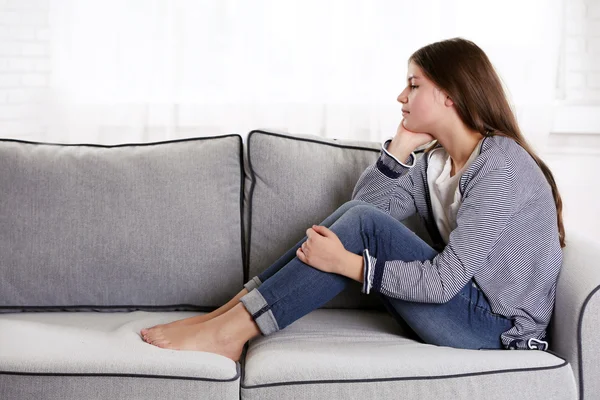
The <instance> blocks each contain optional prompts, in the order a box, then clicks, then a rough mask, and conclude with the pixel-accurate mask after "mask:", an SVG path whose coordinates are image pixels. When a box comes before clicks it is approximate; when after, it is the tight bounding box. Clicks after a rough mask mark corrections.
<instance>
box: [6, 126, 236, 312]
mask: <svg viewBox="0 0 600 400" xmlns="http://www.w3.org/2000/svg"><path fill="white" fill-rule="evenodd" d="M242 156H243V153H242V141H241V137H240V136H239V135H226V136H219V137H208V138H192V139H184V140H173V141H168V142H160V143H140V144H126V145H115V146H100V145H61V144H47V143H33V142H25V141H17V140H0V188H1V191H2V196H0V254H2V258H1V259H0V275H1V276H2V279H1V280H0V312H11V311H21V310H27V311H33V310H43V311H47V310H49V309H54V310H104V311H120V310H133V309H147V310H153V309H162V310H195V309H204V308H209V307H215V306H219V305H221V304H223V303H225V302H226V301H227V300H229V299H230V298H231V297H233V296H234V295H235V294H236V293H237V292H238V291H239V290H240V288H241V287H242V284H243V283H244V282H243V258H242V246H243V244H242V243H243V236H244V235H243V231H242V210H241V207H242V195H243V194H242V184H243V165H242V162H243V161H242Z"/></svg>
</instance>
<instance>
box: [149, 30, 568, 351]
mask: <svg viewBox="0 0 600 400" xmlns="http://www.w3.org/2000/svg"><path fill="white" fill-rule="evenodd" d="M406 82H407V84H406V87H405V88H404V90H402V92H401V93H400V95H399V96H398V99H397V100H398V102H399V103H400V104H401V105H402V114H403V117H404V118H403V120H402V122H401V123H400V125H399V127H398V129H397V132H396V135H395V136H394V137H393V138H392V139H390V140H387V141H386V142H385V143H384V144H383V145H382V149H381V154H380V156H379V159H378V160H377V161H376V162H375V163H374V164H373V165H371V166H369V167H368V168H367V169H366V170H365V171H364V172H363V174H362V175H361V177H360V178H359V180H358V182H357V183H356V186H355V188H354V191H353V194H352V200H351V201H349V202H347V203H345V204H343V205H342V206H341V207H340V208H339V209H337V210H336V211H335V212H333V214H331V215H330V216H329V217H328V218H326V219H325V220H324V221H322V222H321V223H320V225H313V226H312V227H310V228H308V229H307V230H306V236H305V237H304V238H303V239H302V240H300V241H299V242H298V243H297V244H296V245H295V246H294V247H292V248H291V249H290V250H289V251H288V252H286V253H285V254H284V255H282V256H281V258H279V260H277V261H276V262H275V263H274V264H273V265H271V266H270V267H269V268H267V269H266V270H265V271H264V272H262V273H261V274H259V275H258V276H256V277H254V278H252V279H251V280H250V281H249V282H247V283H246V284H244V289H243V290H242V291H241V292H240V293H239V294H238V295H236V296H235V297H234V298H233V299H232V300H231V301H229V302H228V303H227V304H225V305H224V306H222V307H221V308H219V309H217V310H215V311H213V312H211V313H209V314H206V315H200V316H195V317H192V318H187V319H183V320H180V321H175V322H172V323H170V324H164V325H158V326H155V327H152V328H149V329H143V330H142V331H141V336H142V338H143V339H144V340H145V341H146V342H148V343H150V344H153V345H155V346H158V347H161V348H167V349H179V350H199V351H208V352H214V353H217V354H221V355H224V356H226V357H229V358H231V359H232V360H234V361H237V360H239V358H240V356H241V353H242V349H243V346H244V344H245V343H246V341H248V340H249V339H251V338H253V337H255V336H257V335H261V334H262V335H271V334H273V333H275V332H277V331H278V330H280V329H284V328H285V327H287V326H288V325H290V324H291V323H293V322H294V321H296V320H298V319H299V318H301V317H302V316H304V315H306V314H308V313H309V312H311V311H312V310H315V309H317V308H319V307H321V306H322V305H324V304H325V303H327V302H328V301H329V300H331V299H332V298H333V297H335V296H336V295H337V294H339V293H340V292H341V291H342V290H344V289H345V288H346V287H347V286H348V285H349V284H351V283H352V281H353V280H355V281H358V282H360V283H361V284H362V292H363V293H366V294H373V295H376V296H378V297H379V299H380V300H381V301H382V302H383V304H384V305H385V307H386V309H387V310H388V311H389V312H390V313H391V314H392V315H393V317H394V318H396V319H397V320H398V321H399V322H402V323H406V324H408V326H410V328H411V329H412V330H413V331H414V333H415V334H416V335H417V336H418V338H420V339H421V340H422V341H424V342H425V343H429V344H434V345H440V346H452V347H459V348H467V349H503V348H506V349H540V350H546V349H547V347H548V343H547V342H546V341H545V340H544V339H545V332H546V328H547V326H548V323H549V321H550V317H551V314H552V310H553V307H554V300H555V290H556V283H557V278H558V274H559V270H560V267H561V264H562V248H563V247H564V246H565V233H564V228H563V223H562V202H561V198H560V195H559V193H558V190H557V187H556V184H555V182H554V178H553V176H552V173H551V172H550V170H549V169H548V167H547V166H546V164H544V163H543V162H542V160H540V159H539V157H537V156H536V155H535V153H534V152H533V151H532V149H531V148H530V147H529V145H528V144H527V143H526V141H525V139H524V138H523V136H522V134H521V131H520V130H519V126H518V124H517V121H516V119H515V116H514V114H513V112H512V110H511V108H510V106H509V103H508V101H507V99H506V96H505V93H504V91H503V88H502V85H501V81H500V79H499V78H498V75H497V74H496V72H495V70H494V68H493V66H492V64H491V62H490V61H489V59H488V57H487V56H486V55H485V53H484V52H483V51H482V50H481V49H480V48H479V47H478V46H477V45H475V44H474V43H473V42H471V41H468V40H465V39H462V38H454V39H449V40H444V41H440V42H436V43H432V44H430V45H427V46H425V47H423V48H421V49H419V50H417V51H416V52H415V53H414V54H412V55H411V57H410V58H409V60H408V75H407V81H406ZM430 142H432V144H431V145H430V146H428V147H427V149H426V150H425V151H424V153H423V155H422V156H421V157H420V158H418V159H417V157H416V155H415V153H414V151H415V150H416V149H417V148H419V147H422V146H424V145H425V144H427V143H430ZM414 213H419V215H420V216H421V217H422V220H423V221H424V223H425V225H426V227H427V229H428V231H429V233H430V236H431V237H432V240H433V242H434V245H433V246H429V245H428V244H427V243H425V242H424V241H423V240H421V239H420V238H419V237H418V236H417V235H415V234H414V233H413V232H412V231H410V230H409V229H408V228H406V227H405V226H404V225H403V224H402V223H401V222H400V221H401V220H403V219H405V218H407V217H409V216H410V215H412V214H414Z"/></svg>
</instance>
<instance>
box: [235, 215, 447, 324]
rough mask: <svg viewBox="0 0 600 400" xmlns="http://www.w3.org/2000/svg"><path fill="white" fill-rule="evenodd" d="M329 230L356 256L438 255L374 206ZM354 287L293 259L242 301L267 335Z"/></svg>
mask: <svg viewBox="0 0 600 400" xmlns="http://www.w3.org/2000/svg"><path fill="white" fill-rule="evenodd" d="M329 229H330V230H331V231H333V232H334V233H335V234H336V235H337V236H338V237H339V239H340V241H341V242H342V244H343V245H344V247H345V248H346V250H348V251H350V252H352V253H354V254H362V252H363V250H364V249H365V248H368V249H369V252H370V253H371V254H373V255H375V256H381V255H384V256H386V257H389V256H390V255H394V254H401V255H402V257H403V259H406V260H415V259H421V258H424V257H434V256H435V254H436V252H435V251H434V250H433V249H431V248H430V247H429V246H428V245H427V244H426V243H425V242H423V241H422V240H421V239H420V238H419V237H418V236H417V235H416V234H415V233H414V232H412V231H411V230H410V229H408V228H407V227H406V226H404V225H403V224H402V223H401V222H400V221H397V220H396V219H394V218H393V217H391V216H389V215H388V214H385V213H384V212H382V211H380V210H379V209H377V208H375V207H374V206H373V205H370V204H368V205H356V206H354V207H352V208H351V209H349V210H347V211H346V212H345V213H344V214H343V215H342V216H341V217H339V218H338V219H337V220H336V221H335V222H334V223H333V224H332V225H331V226H330V227H329ZM301 244H302V242H300V243H299V245H301ZM298 247H299V246H298ZM294 253H295V249H294ZM351 282H352V280H351V279H350V278H347V277H345V276H342V275H338V274H332V273H327V272H323V271H320V270H318V269H316V268H313V267H311V266H309V265H307V264H305V263H303V262H302V261H300V260H299V259H298V258H297V257H295V256H294V257H293V258H292V259H291V260H290V261H289V262H288V263H287V264H286V265H285V266H283V267H282V268H281V269H280V270H279V271H278V272H277V273H276V274H274V275H272V276H271V277H270V278H269V279H267V280H266V281H265V282H263V283H262V285H260V287H258V288H256V289H254V290H252V291H251V292H250V293H248V294H247V295H245V296H243V297H242V298H241V299H240V301H241V302H242V303H243V304H244V306H245V307H246V309H247V310H248V312H249V313H250V314H251V315H252V316H253V318H254V320H255V322H256V323H257V325H258V326H259V328H260V330H261V333H262V334H263V335H269V334H271V333H273V332H276V331H278V330H280V329H283V328H285V327H286V326H288V325H289V324H291V323H292V322H294V321H296V320H297V319H299V318H301V317H302V316H304V315H306V314H308V313H309V312H310V311H312V310H314V309H317V308H319V307H321V306H322V305H324V304H325V303H327V302H328V301H329V300H331V299H332V298H333V297H335V296H336V295H337V294H339V293H340V292H341V291H342V290H344V289H345V288H346V287H347V286H348V285H349V284H350V283H351Z"/></svg>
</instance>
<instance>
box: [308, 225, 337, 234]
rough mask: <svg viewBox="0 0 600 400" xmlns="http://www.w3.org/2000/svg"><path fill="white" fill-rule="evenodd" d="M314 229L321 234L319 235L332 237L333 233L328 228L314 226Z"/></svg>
mask: <svg viewBox="0 0 600 400" xmlns="http://www.w3.org/2000/svg"><path fill="white" fill-rule="evenodd" d="M313 229H314V230H315V232H317V233H319V234H321V235H323V236H331V234H332V233H333V232H331V230H330V229H329V228H327V227H326V226H321V225H313Z"/></svg>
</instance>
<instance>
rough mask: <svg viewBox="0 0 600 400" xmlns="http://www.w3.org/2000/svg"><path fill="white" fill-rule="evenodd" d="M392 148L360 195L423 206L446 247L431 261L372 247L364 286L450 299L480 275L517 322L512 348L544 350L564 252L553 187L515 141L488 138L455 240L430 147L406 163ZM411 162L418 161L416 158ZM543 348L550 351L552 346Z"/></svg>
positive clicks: (399, 213) (395, 210)
mask: <svg viewBox="0 0 600 400" xmlns="http://www.w3.org/2000/svg"><path fill="white" fill-rule="evenodd" d="M389 142H390V140H387V141H386V142H385V143H384V144H383V146H382V151H381V154H380V156H379V159H378V160H377V161H376V162H375V163H374V164H373V165H371V166H369V167H368V168H367V169H366V170H365V171H364V172H363V173H362V175H361V176H360V178H359V180H358V182H357V183H356V186H355V188H354V191H353V193H352V199H356V200H362V201H366V202H368V203H371V204H373V205H374V206H376V207H377V208H378V209H380V210H382V211H384V212H386V213H388V214H389V215H391V216H392V217H393V218H396V219H397V220H400V221H401V220H403V219H405V218H407V217H409V216H410V215H412V214H414V213H418V214H419V215H420V217H421V220H422V222H423V223H424V225H425V227H426V228H427V231H428V232H429V234H430V236H431V238H432V240H433V243H434V245H433V247H434V249H436V250H437V251H438V252H439V253H438V255H436V256H435V257H434V258H433V259H432V260H426V261H418V260H417V261H402V260H382V259H377V258H376V257H374V256H373V255H370V254H369V253H368V250H365V251H364V252H363V257H364V259H365V268H364V283H363V287H362V292H363V293H369V292H370V291H371V290H375V291H377V292H379V293H381V294H383V295H386V296H389V297H394V298H399V299H402V300H407V301H415V302H424V303H445V302H447V301H449V300H450V299H451V298H453V297H454V296H455V295H456V294H458V292H459V291H460V290H461V289H462V288H463V287H464V286H465V285H466V284H467V283H468V282H469V281H470V280H471V279H472V278H474V280H475V282H476V284H477V286H478V287H479V288H480V289H481V290H482V291H483V293H484V294H485V296H486V298H487V299H488V301H489V304H490V307H491V310H492V312H494V313H496V314H500V315H503V316H505V317H507V318H510V319H512V320H513V322H514V326H513V327H512V328H511V329H510V330H508V331H506V332H504V333H503V334H502V335H501V340H502V343H503V345H504V346H505V347H506V348H510V349H528V348H540V347H539V346H536V345H532V343H540V340H541V339H543V338H544V337H545V332H546V328H547V326H548V323H549V321H550V317H551V315H552V310H553V307H554V299H555V293H556V283H557V279H558V273H559V271H560V267H561V264H562V249H561V247H560V242H559V237H558V226H557V221H556V205H555V203H554V198H553V196H552V190H551V187H550V185H549V184H548V181H547V180H546V178H545V176H544V174H543V173H542V171H541V169H540V168H539V166H538V165H537V164H536V162H535V160H533V158H531V156H530V155H529V154H528V153H527V151H525V150H524V149H523V148H522V147H521V146H520V145H519V144H518V143H516V142H515V141H514V140H513V139H511V138H508V137H505V136H499V135H494V136H488V137H485V138H484V140H483V141H482V142H481V144H480V146H481V148H480V154H479V155H478V156H477V158H476V159H475V160H474V161H473V162H472V164H471V165H470V166H469V167H468V168H467V169H466V170H465V171H464V173H463V175H462V176H461V178H460V183H459V190H460V192H461V195H462V203H461V205H460V208H459V210H458V214H457V217H456V224H457V227H456V228H455V229H454V230H453V231H452V232H451V233H450V237H449V240H448V243H447V244H445V243H444V242H443V240H442V238H441V237H440V234H439V231H438V229H437V227H436V224H435V220H434V218H433V215H432V209H431V201H430V194H429V189H428V185H427V163H428V154H430V153H428V154H425V155H423V156H422V157H420V158H419V159H418V160H416V158H415V155H414V153H413V154H412V155H411V156H410V157H409V160H408V161H407V163H411V164H412V165H411V166H406V165H405V164H403V163H400V162H398V160H397V159H396V158H395V157H393V156H391V154H390V153H388V152H387V150H386V148H387V145H388V144H389ZM411 159H412V160H411ZM542 343H544V344H545V346H544V349H545V348H547V343H545V342H542Z"/></svg>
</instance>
